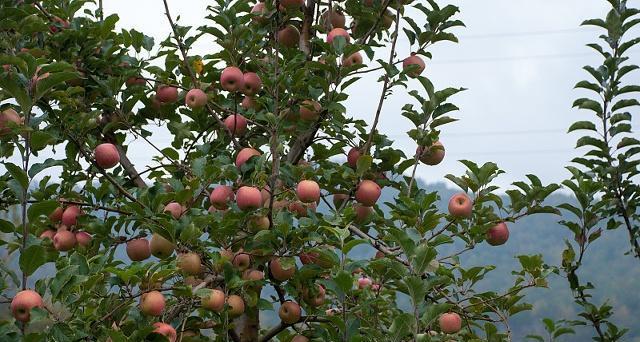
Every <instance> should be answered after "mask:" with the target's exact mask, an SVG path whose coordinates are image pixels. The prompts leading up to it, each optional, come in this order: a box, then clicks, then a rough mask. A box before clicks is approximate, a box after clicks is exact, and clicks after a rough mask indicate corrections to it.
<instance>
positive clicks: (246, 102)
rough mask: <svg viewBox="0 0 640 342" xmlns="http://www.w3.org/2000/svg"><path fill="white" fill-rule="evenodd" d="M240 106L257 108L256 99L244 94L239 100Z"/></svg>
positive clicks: (247, 108) (246, 108) (245, 108)
mask: <svg viewBox="0 0 640 342" xmlns="http://www.w3.org/2000/svg"><path fill="white" fill-rule="evenodd" d="M240 107H242V108H244V110H249V109H253V110H257V109H258V102H256V99H255V98H254V97H253V96H245V97H244V98H243V99H242V102H240Z"/></svg>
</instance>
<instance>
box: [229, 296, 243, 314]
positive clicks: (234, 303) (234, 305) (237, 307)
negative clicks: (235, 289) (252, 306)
mask: <svg viewBox="0 0 640 342" xmlns="http://www.w3.org/2000/svg"><path fill="white" fill-rule="evenodd" d="M227 304H228V305H229V316H231V317H237V316H240V315H242V314H243V313H244V300H243V299H242V297H240V296H238V295H231V296H229V297H227Z"/></svg>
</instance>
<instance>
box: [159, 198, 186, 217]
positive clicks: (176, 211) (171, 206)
mask: <svg viewBox="0 0 640 342" xmlns="http://www.w3.org/2000/svg"><path fill="white" fill-rule="evenodd" d="M185 209H186V208H185V207H183V206H182V205H181V204H180V203H178V202H170V203H168V204H167V205H166V206H165V207H164V210H163V212H165V213H169V214H171V216H173V218H174V219H176V220H177V219H179V218H180V216H182V214H183V213H184V212H185Z"/></svg>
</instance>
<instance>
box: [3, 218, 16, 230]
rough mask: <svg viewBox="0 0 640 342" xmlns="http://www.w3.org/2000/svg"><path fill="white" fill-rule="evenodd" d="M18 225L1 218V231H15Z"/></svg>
mask: <svg viewBox="0 0 640 342" xmlns="http://www.w3.org/2000/svg"><path fill="white" fill-rule="evenodd" d="M15 229H16V227H15V225H14V224H13V223H11V222H9V221H6V220H1V219H0V232H3V233H13V232H14V231H15Z"/></svg>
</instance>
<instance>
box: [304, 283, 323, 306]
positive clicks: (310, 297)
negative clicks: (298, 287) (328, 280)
mask: <svg viewBox="0 0 640 342" xmlns="http://www.w3.org/2000/svg"><path fill="white" fill-rule="evenodd" d="M325 294H326V290H325V289H324V286H322V285H317V287H316V290H315V291H310V290H309V289H307V288H305V289H304V290H303V298H304V301H305V302H306V303H307V304H309V306H312V307H314V308H317V307H319V306H321V305H322V304H324V297H325Z"/></svg>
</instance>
